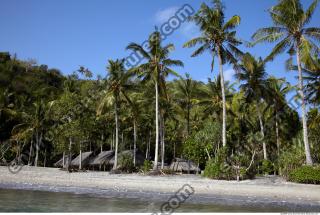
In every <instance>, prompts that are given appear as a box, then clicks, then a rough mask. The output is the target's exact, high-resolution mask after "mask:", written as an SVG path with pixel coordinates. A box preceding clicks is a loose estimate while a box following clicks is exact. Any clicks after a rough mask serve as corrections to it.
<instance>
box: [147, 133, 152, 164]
mask: <svg viewBox="0 0 320 215" xmlns="http://www.w3.org/2000/svg"><path fill="white" fill-rule="evenodd" d="M150 145H151V130H150V131H149V139H148V145H147V153H146V159H148V160H149V159H150Z"/></svg>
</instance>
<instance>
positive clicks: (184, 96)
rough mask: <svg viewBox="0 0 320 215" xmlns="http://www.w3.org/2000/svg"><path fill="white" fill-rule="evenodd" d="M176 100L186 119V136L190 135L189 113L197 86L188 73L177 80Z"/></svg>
mask: <svg viewBox="0 0 320 215" xmlns="http://www.w3.org/2000/svg"><path fill="white" fill-rule="evenodd" d="M175 86H176V88H177V89H176V92H175V94H176V100H177V103H178V104H179V107H180V108H181V109H182V112H183V113H184V119H185V120H186V121H187V136H189V135H190V114H191V110H192V106H193V104H194V98H195V94H196V90H197V87H198V84H197V82H195V81H193V80H192V78H191V77H190V75H189V74H188V73H186V77H185V78H181V79H180V80H178V81H177V85H175Z"/></svg>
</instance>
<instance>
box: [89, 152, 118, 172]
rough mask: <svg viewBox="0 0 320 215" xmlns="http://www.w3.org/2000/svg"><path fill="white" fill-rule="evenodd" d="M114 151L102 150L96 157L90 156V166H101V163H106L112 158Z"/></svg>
mask: <svg viewBox="0 0 320 215" xmlns="http://www.w3.org/2000/svg"><path fill="white" fill-rule="evenodd" d="M113 156H114V151H102V152H100V154H98V155H97V156H96V157H94V158H92V159H91V160H90V162H89V166H90V167H99V168H100V167H101V166H102V165H107V164H108V163H109V161H110V160H111V159H112V158H113Z"/></svg>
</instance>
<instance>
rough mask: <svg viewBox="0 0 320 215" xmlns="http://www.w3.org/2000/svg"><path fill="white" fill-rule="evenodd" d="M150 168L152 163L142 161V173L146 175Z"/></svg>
mask: <svg viewBox="0 0 320 215" xmlns="http://www.w3.org/2000/svg"><path fill="white" fill-rule="evenodd" d="M151 168H152V162H151V161H149V160H144V162H143V165H142V168H141V170H142V172H143V173H147V172H149V171H150V169H151Z"/></svg>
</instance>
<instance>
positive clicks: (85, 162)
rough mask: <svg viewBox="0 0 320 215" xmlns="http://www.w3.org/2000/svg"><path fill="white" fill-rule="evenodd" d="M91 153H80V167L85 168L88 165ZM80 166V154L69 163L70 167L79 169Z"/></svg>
mask: <svg viewBox="0 0 320 215" xmlns="http://www.w3.org/2000/svg"><path fill="white" fill-rule="evenodd" d="M92 155H93V153H92V152H82V153H81V157H82V159H81V166H82V168H85V167H87V166H88V165H89V162H90V159H91V158H92ZM79 165H80V154H79V155H78V156H77V157H76V158H75V159H73V160H72V161H71V166H72V167H79Z"/></svg>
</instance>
